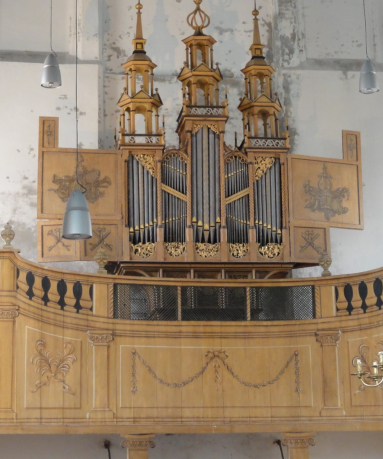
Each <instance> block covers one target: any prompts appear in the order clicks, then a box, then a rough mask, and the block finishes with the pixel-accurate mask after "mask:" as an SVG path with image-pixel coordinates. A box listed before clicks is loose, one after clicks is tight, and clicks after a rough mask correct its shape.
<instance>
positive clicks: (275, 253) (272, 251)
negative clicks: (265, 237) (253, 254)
mask: <svg viewBox="0 0 383 459" xmlns="http://www.w3.org/2000/svg"><path fill="white" fill-rule="evenodd" d="M282 251H283V245H282V244H275V243H269V244H267V245H265V246H263V247H259V249H258V252H259V253H260V254H261V255H262V256H263V257H265V258H268V259H270V260H272V259H273V258H276V257H279V255H281V254H282Z"/></svg>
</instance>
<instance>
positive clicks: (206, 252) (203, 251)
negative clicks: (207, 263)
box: [195, 242, 219, 258]
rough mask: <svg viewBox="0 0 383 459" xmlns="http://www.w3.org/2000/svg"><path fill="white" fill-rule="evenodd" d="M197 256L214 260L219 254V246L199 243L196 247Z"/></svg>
mask: <svg viewBox="0 0 383 459" xmlns="http://www.w3.org/2000/svg"><path fill="white" fill-rule="evenodd" d="M195 248H196V252H197V255H198V256H200V257H202V258H213V257H215V256H216V255H217V254H218V253H219V244H206V243H202V242H201V243H200V242H198V243H197V244H196V245H195Z"/></svg>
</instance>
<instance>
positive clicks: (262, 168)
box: [254, 156, 275, 181]
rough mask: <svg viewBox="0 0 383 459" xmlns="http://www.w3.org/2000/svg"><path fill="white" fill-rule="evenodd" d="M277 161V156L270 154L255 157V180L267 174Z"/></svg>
mask: <svg viewBox="0 0 383 459" xmlns="http://www.w3.org/2000/svg"><path fill="white" fill-rule="evenodd" d="M274 163H275V158H271V157H270V156H266V157H265V156H257V157H256V158H255V159H254V180H255V181H257V180H259V179H260V178H261V177H262V175H263V174H265V173H266V172H267V171H268V170H269V169H270V167H272V166H273V165H274Z"/></svg>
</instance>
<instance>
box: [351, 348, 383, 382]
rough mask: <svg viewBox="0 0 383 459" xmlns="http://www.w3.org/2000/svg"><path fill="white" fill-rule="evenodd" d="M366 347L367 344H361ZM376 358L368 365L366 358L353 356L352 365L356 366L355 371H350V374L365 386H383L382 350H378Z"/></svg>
mask: <svg viewBox="0 0 383 459" xmlns="http://www.w3.org/2000/svg"><path fill="white" fill-rule="evenodd" d="M362 346H364V347H366V348H367V349H368V347H367V346H365V345H362ZM361 354H362V355H363V353H361ZM377 359H378V360H374V361H373V362H372V364H371V365H368V364H367V362H366V360H365V359H363V358H362V357H360V356H357V357H354V359H353V362H352V363H353V365H354V367H356V371H357V373H352V374H351V376H357V377H358V378H359V379H360V381H361V383H362V384H363V386H365V387H380V388H381V389H382V388H383V351H379V352H378V354H377Z"/></svg>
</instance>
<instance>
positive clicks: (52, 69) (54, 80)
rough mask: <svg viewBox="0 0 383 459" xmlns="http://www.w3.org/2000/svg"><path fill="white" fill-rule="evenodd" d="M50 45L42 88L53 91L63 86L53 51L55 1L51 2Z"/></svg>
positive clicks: (42, 78) (55, 54)
mask: <svg viewBox="0 0 383 459" xmlns="http://www.w3.org/2000/svg"><path fill="white" fill-rule="evenodd" d="M49 43H50V48H51V51H50V53H49V54H48V56H47V58H46V59H45V62H44V68H43V75H42V77H41V86H42V87H43V88H48V89H52V88H59V87H60V86H61V73H60V67H59V64H58V62H57V53H56V52H55V51H54V49H53V0H51V14H50V30H49Z"/></svg>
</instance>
